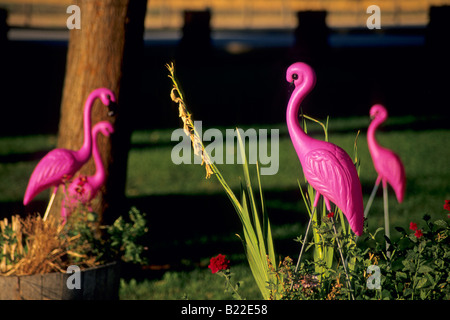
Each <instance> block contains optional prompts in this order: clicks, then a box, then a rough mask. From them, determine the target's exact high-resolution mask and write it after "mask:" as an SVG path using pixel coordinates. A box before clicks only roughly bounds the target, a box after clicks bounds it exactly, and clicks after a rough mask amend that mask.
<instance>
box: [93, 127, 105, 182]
mask: <svg viewBox="0 0 450 320" xmlns="http://www.w3.org/2000/svg"><path fill="white" fill-rule="evenodd" d="M92 131H93V132H92V139H93V140H92V157H93V158H94V163H95V169H96V170H95V174H94V175H93V176H92V177H91V178H90V184H91V185H92V186H93V187H94V188H100V186H102V185H103V183H104V182H105V167H104V166H103V160H102V157H101V155H100V151H99V149H98V144H97V137H98V133H99V132H100V128H99V127H94V129H93V130H92Z"/></svg>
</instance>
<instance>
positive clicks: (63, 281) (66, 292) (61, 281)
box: [0, 262, 120, 300]
mask: <svg viewBox="0 0 450 320" xmlns="http://www.w3.org/2000/svg"><path fill="white" fill-rule="evenodd" d="M73 275H74V274H73V273H60V272H52V273H45V274H36V275H29V276H6V277H5V276H0V300H117V299H118V298H119V282H120V263H117V262H112V263H109V264H105V265H102V266H98V267H94V268H89V269H85V270H81V271H80V272H79V275H80V284H81V286H80V289H76V288H73V289H70V288H69V287H68V285H67V280H68V279H69V277H71V276H73Z"/></svg>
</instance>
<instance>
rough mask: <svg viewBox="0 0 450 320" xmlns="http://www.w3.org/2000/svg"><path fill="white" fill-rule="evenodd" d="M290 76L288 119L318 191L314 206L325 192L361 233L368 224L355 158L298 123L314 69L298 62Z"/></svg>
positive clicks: (327, 201)
mask: <svg viewBox="0 0 450 320" xmlns="http://www.w3.org/2000/svg"><path fill="white" fill-rule="evenodd" d="M286 79H287V81H288V82H292V81H294V84H295V90H294V92H293V93H292V95H291V98H290V100H289V103H288V108H287V112H286V122H287V125H288V129H289V134H290V137H291V140H292V143H293V145H294V148H295V150H296V152H297V155H298V157H299V160H300V163H301V165H302V168H303V173H304V175H305V178H306V180H307V181H308V183H309V184H310V185H311V186H312V187H313V188H314V189H315V190H316V192H317V194H316V199H314V207H315V206H317V202H318V200H319V197H320V195H322V196H323V197H324V201H325V204H326V206H327V209H328V210H331V208H330V201H331V202H333V203H334V204H336V206H338V207H339V208H340V209H341V210H342V212H343V213H344V215H345V216H346V218H347V220H348V221H349V223H350V227H351V228H352V230H353V232H355V234H357V235H358V236H360V235H362V232H363V223H364V213H363V210H364V209H363V198H362V189H361V183H360V181H359V177H358V173H357V172H356V168H355V166H354V164H353V162H352V160H351V158H350V157H349V156H348V154H347V153H346V152H345V151H344V150H343V149H341V148H340V147H338V146H337V145H335V144H332V143H330V142H326V141H321V140H316V139H313V138H311V137H310V136H308V135H306V133H305V132H304V131H303V129H302V128H301V126H300V124H299V122H298V112H299V108H300V104H301V102H302V101H303V99H304V97H305V96H306V95H307V94H308V93H309V92H310V91H311V90H312V88H313V87H314V84H315V74H314V71H313V70H312V68H311V67H309V66H308V65H307V64H304V63H301V62H297V63H294V64H293V65H291V66H290V67H289V68H288V70H287V75H286Z"/></svg>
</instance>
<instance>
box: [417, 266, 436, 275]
mask: <svg viewBox="0 0 450 320" xmlns="http://www.w3.org/2000/svg"><path fill="white" fill-rule="evenodd" d="M431 271H433V268H430V267H429V266H426V265H422V266H420V267H419V269H418V270H417V272H418V273H427V272H431Z"/></svg>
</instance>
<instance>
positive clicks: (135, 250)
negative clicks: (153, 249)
mask: <svg viewBox="0 0 450 320" xmlns="http://www.w3.org/2000/svg"><path fill="white" fill-rule="evenodd" d="M145 216H146V214H145V213H141V212H140V211H139V210H138V209H137V208H135V207H132V208H131V209H130V211H129V213H128V217H125V218H124V217H123V216H120V217H119V218H117V219H116V220H115V221H114V223H113V224H112V225H110V226H101V227H99V225H98V216H97V215H96V214H95V213H94V212H90V211H89V210H87V208H85V207H84V206H80V207H79V208H78V209H77V211H75V212H74V213H73V214H72V215H71V216H70V217H69V219H68V223H67V226H66V228H67V230H68V231H67V232H68V236H70V237H75V236H76V237H78V239H77V241H76V242H75V243H74V246H76V247H77V248H83V251H81V252H80V254H81V255H80V257H79V258H78V260H80V261H81V260H82V259H84V258H85V257H86V256H88V257H94V258H95V260H96V261H98V262H101V263H104V262H109V261H112V260H122V261H124V262H130V263H138V264H144V263H146V259H145V258H144V257H143V253H144V251H145V249H146V248H145V246H144V245H143V244H142V239H143V236H144V235H145V233H146V232H147V231H148V228H147V221H146V219H145ZM102 229H103V230H105V232H102ZM78 251H79V250H78ZM75 262H76V261H75Z"/></svg>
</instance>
